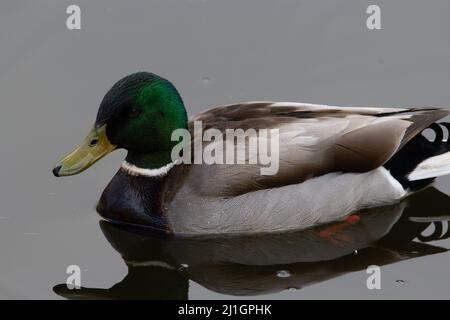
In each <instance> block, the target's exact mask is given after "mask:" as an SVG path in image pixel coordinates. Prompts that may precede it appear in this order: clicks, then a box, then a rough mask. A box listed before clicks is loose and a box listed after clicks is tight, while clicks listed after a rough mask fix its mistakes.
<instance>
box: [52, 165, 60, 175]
mask: <svg viewBox="0 0 450 320" xmlns="http://www.w3.org/2000/svg"><path fill="white" fill-rule="evenodd" d="M61 168H62V166H61V165H59V166H56V167H55V168H53V171H52V172H53V175H54V176H55V177H59V172H60V171H61Z"/></svg>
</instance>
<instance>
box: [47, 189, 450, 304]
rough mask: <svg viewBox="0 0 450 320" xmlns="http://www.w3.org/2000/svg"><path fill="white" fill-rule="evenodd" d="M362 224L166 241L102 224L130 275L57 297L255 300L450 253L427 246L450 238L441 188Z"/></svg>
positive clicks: (370, 214)
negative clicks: (192, 290)
mask: <svg viewBox="0 0 450 320" xmlns="http://www.w3.org/2000/svg"><path fill="white" fill-rule="evenodd" d="M358 217H359V219H355V220H354V221H350V222H338V223H334V224H331V225H326V226H322V227H317V228H312V229H308V230H304V231H300V232H293V233H287V234H276V235H274V234H272V235H266V236H265V235H260V236H253V237H227V238H209V239H176V238H175V239H174V238H171V239H165V238H161V237H159V236H158V235H155V234H149V231H148V230H144V229H135V228H131V227H125V226H119V225H115V224H110V223H108V222H105V221H102V222H101V223H100V224H101V229H102V231H103V233H104V235H105V237H106V238H107V240H108V241H109V243H110V244H111V245H112V247H113V248H114V249H115V250H116V251H117V252H118V253H119V254H120V255H121V256H122V257H123V259H124V262H125V263H126V265H127V266H128V274H127V275H126V276H125V278H123V279H122V280H121V281H119V282H118V283H116V284H115V285H113V286H112V287H111V288H109V289H93V288H81V289H80V290H69V289H67V287H66V285H65V284H60V285H57V286H55V287H54V291H55V292H56V293H57V294H59V295H60V296H62V297H65V298H68V299H188V298H189V292H188V290H189V286H188V282H189V280H192V281H194V282H196V283H198V284H200V285H202V286H204V287H206V288H208V289H209V290H212V291H215V292H219V293H222V294H227V295H232V296H252V295H260V294H267V293H275V292H280V291H283V290H288V289H294V288H296V289H301V288H304V287H306V286H308V285H311V284H313V283H318V282H323V281H326V280H328V279H331V278H335V277H338V276H340V275H344V274H346V273H349V272H353V271H358V270H365V269H366V268H367V267H368V266H370V265H378V266H383V265H386V264H392V263H396V262H399V261H404V260H407V259H413V258H416V257H422V256H426V255H431V254H436V253H441V252H445V251H447V249H444V248H440V247H437V246H433V245H430V244H427V242H430V241H436V240H440V239H445V238H449V237H450V231H447V232H446V233H444V232H443V230H444V228H443V226H444V225H445V224H448V220H449V219H450V198H449V197H448V196H447V195H445V194H443V193H441V192H439V191H438V190H436V189H434V188H429V189H426V190H424V191H422V192H420V193H417V194H415V195H413V196H411V197H409V198H407V199H405V200H404V201H403V202H401V203H399V204H396V205H393V206H388V207H383V208H376V209H370V210H366V211H365V212H361V214H360V215H358ZM416 239H418V240H416ZM355 250H357V254H355ZM280 272H283V275H286V276H282V277H281V276H277V275H279V274H280Z"/></svg>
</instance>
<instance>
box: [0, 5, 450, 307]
mask: <svg viewBox="0 0 450 320" xmlns="http://www.w3.org/2000/svg"><path fill="white" fill-rule="evenodd" d="M372 2H373V1H364V0H363V1H362V0H351V1H350V0H349V1H345V2H343V1H331V0H329V1H328V0H321V1H312V0H311V1H299V0H297V1H286V0H285V1H279V2H277V3H275V2H273V1H256V0H252V1H213V0H203V1H202V0H186V1H171V0H169V1H167V0H164V1H162V0H161V1H126V2H124V1H110V0H108V1H106V0H105V1H99V0H98V1H76V2H73V1H56V0H53V1H49V0H38V1H31V0H30V1H22V0H3V1H2V2H1V4H0V48H1V49H0V50H1V51H0V52H1V53H0V104H1V107H0V146H1V166H0V179H1V180H0V204H1V207H0V298H39V299H41V298H59V296H57V295H56V294H55V293H53V291H52V287H53V286H54V285H56V284H58V283H64V282H65V279H66V274H65V270H66V268H67V266H68V265H70V264H77V265H79V266H81V268H82V284H83V285H85V286H89V287H98V288H107V287H110V286H111V285H113V284H114V283H116V282H117V281H119V280H120V279H122V278H123V277H124V275H125V274H126V272H127V271H126V267H125V265H124V263H123V261H122V259H121V258H120V256H119V255H118V254H117V253H116V251H115V250H114V249H112V247H111V246H110V245H109V244H108V242H107V241H106V240H105V238H104V236H103V234H102V233H101V231H100V228H99V225H98V220H99V218H98V216H97V215H96V213H95V210H94V206H95V203H96V201H97V199H98V197H99V195H100V193H101V191H102V190H103V188H104V187H105V186H106V184H107V183H108V181H109V180H110V179H111V177H112V176H113V174H114V173H115V172H116V170H117V168H118V166H119V165H120V162H121V159H122V158H123V156H124V154H123V153H121V152H116V153H115V154H113V155H111V156H109V157H108V158H106V159H104V160H103V161H101V162H100V163H99V164H97V165H95V166H94V167H93V168H91V169H90V170H89V171H87V172H85V173H84V174H81V175H79V176H75V177H71V178H67V179H56V178H54V177H53V176H52V175H51V172H50V169H51V167H52V165H53V164H54V163H55V161H56V160H58V158H59V157H60V156H62V155H63V154H65V153H66V152H67V151H70V150H72V148H73V147H75V146H76V145H77V144H78V143H79V142H80V141H81V139H82V138H83V137H84V135H85V134H86V133H87V131H88V129H89V128H90V127H91V125H92V123H93V121H94V118H95V115H96V112H97V107H98V104H99V102H100V100H101V99H102V97H103V95H104V94H105V92H106V91H107V90H108V89H109V87H110V86H111V85H112V84H113V83H114V82H115V81H116V80H118V79H119V78H121V77H122V76H124V75H126V74H128V73H131V72H135V71H139V70H148V71H152V72H155V73H157V74H160V75H162V76H164V77H166V78H168V79H170V80H171V81H173V82H174V84H175V85H176V86H177V88H178V89H179V91H180V92H181V94H182V96H183V97H184V100H185V104H186V107H187V109H188V112H189V114H191V115H192V114H195V113H197V112H199V111H201V110H203V109H205V108H206V107H209V106H214V105H219V104H226V103H231V102H238V101H246V100H279V101H304V102H311V103H323V104H336V105H354V106H413V105H414V106H447V107H450V37H449V33H450V2H448V1H446V0H435V1H431V2H426V1H419V0H401V1H400V0H397V1H380V0H379V1H376V2H377V4H379V5H380V6H381V9H382V27H383V29H382V30H379V31H369V30H367V29H366V26H365V20H366V14H365V11H366V8H367V6H368V5H369V4H372ZM73 3H76V4H79V5H80V6H81V10H82V30H80V31H69V30H67V29H66V26H65V20H66V13H65V10H66V7H67V6H68V5H69V4H73ZM437 186H438V187H439V189H440V190H442V191H444V192H447V193H449V192H450V178H449V177H444V178H441V179H440V180H439V181H438V183H437ZM439 246H442V247H446V248H450V241H448V240H447V241H441V242H440V243H439ZM449 267H450V253H443V254H437V255H433V256H429V257H423V258H418V259H412V260H408V261H404V262H401V263H397V264H393V265H389V266H385V267H383V280H382V281H383V283H382V288H383V289H382V290H380V291H369V290H367V289H366V287H365V281H366V278H367V275H366V274H365V272H364V271H360V272H354V273H349V274H347V275H344V276H341V277H338V278H335V279H331V280H328V281H325V282H321V283H318V284H315V285H312V286H310V287H307V288H304V289H302V290H298V291H295V292H292V291H287V290H286V291H282V292H280V293H274V294H268V295H263V296H261V297H262V298H270V299H272V298H274V299H309V298H450V277H449ZM397 279H404V280H405V281H406V282H405V283H404V284H402V285H399V284H398V283H396V282H395V280H397ZM189 297H190V298H191V299H199V298H230V297H229V296H225V295H221V294H218V293H214V292H212V291H209V290H207V289H205V288H203V287H202V286H200V285H198V284H196V283H194V282H191V283H190V289H189Z"/></svg>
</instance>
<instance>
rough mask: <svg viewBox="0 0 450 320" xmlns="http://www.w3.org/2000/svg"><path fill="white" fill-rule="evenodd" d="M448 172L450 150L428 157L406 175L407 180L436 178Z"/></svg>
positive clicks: (449, 167) (449, 170)
mask: <svg viewBox="0 0 450 320" xmlns="http://www.w3.org/2000/svg"><path fill="white" fill-rule="evenodd" d="M446 174H450V152H446V153H443V154H440V155H438V156H435V157H431V158H428V159H427V160H425V161H422V162H421V163H419V165H418V166H417V167H416V168H415V169H414V170H413V171H412V172H411V173H410V174H409V175H408V180H409V181H416V180H422V179H428V178H436V177H439V176H443V175H446Z"/></svg>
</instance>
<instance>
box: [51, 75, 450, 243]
mask: <svg viewBox="0 0 450 320" xmlns="http://www.w3.org/2000/svg"><path fill="white" fill-rule="evenodd" d="M449 114H450V111H449V110H445V109H442V108H363V107H335V106H323V105H314V104H305V103H292V102H267V101H264V102H261V101H259V102H246V103H239V104H232V105H225V106H219V107H216V108H212V109H209V110H207V111H204V112H202V113H200V114H198V115H196V116H194V117H192V118H191V119H190V120H188V117H187V113H186V109H185V106H184V104H183V101H182V99H181V97H180V94H179V93H178V91H177V89H176V88H175V86H174V85H173V84H172V83H171V82H170V81H168V80H166V79H164V78H162V77H159V76H157V75H155V74H152V73H148V72H138V73H134V74H131V75H128V76H126V77H125V78H123V79H121V80H120V81H118V82H117V83H116V84H114V85H113V86H112V88H111V89H110V90H109V91H108V92H107V94H106V95H105V97H104V98H103V100H102V102H101V104H100V107H99V110H98V114H97V118H96V120H95V124H94V126H93V129H92V130H91V132H90V133H89V134H88V136H87V138H86V139H85V140H84V142H83V143H82V145H81V146H80V147H79V148H77V149H76V150H75V151H73V152H72V153H70V154H69V155H67V156H66V157H64V158H63V159H62V160H61V161H60V162H59V163H58V164H57V165H56V166H55V168H54V169H53V173H54V175H55V176H68V175H74V174H78V173H80V172H82V171H83V170H85V169H86V168H88V167H90V166H91V165H92V164H94V163H95V162H96V161H98V160H99V159H101V158H102V157H103V156H105V155H106V154H108V153H110V152H111V151H113V150H115V149H118V148H123V149H126V150H127V151H128V153H127V156H126V158H125V161H124V162H123V164H122V166H121V168H120V169H119V171H118V172H117V174H116V175H115V176H114V177H113V179H112V180H111V182H110V183H109V184H108V186H107V187H106V189H105V190H104V192H103V194H102V196H101V198H100V200H99V202H98V205H97V211H98V212H99V214H100V215H101V216H102V217H104V218H105V219H107V220H112V221H116V222H121V223H127V224H137V225H146V226H150V227H154V228H158V229H163V230H165V231H166V232H168V233H171V234H175V235H186V236H198V235H208V234H251V233H267V232H285V231H289V230H298V229H304V228H307V227H311V226H315V225H318V224H322V223H327V222H330V221H334V220H339V219H342V218H345V217H346V216H348V215H351V214H354V213H355V212H358V211H360V210H362V209H364V208H368V207H377V206H383V205H388V204H392V203H395V202H398V201H399V200H401V199H403V198H404V197H406V196H407V195H408V194H410V193H412V192H415V191H417V190H420V189H423V188H424V187H426V186H428V185H429V184H430V183H432V182H433V180H434V178H435V177H437V176H440V175H443V174H447V173H449V172H450V152H449V151H450V144H449V143H447V142H446V141H444V139H443V129H442V127H443V126H444V127H445V126H448V124H447V123H442V126H441V125H438V124H436V121H438V120H440V119H441V118H443V117H445V116H447V115H449ZM195 121H201V123H202V128H204V129H208V128H214V129H216V130H219V132H225V131H226V130H228V129H238V128H239V129H242V130H247V129H255V130H259V129H274V128H276V129H277V130H278V135H277V138H278V144H279V152H278V156H279V157H278V160H279V168H278V171H277V172H276V174H271V175H263V174H261V171H260V169H261V167H262V166H263V165H262V164H261V163H259V162H258V163H256V164H254V163H252V164H250V163H244V164H205V163H202V164H187V163H183V162H181V161H179V160H180V159H173V155H172V151H173V149H174V147H176V146H177V145H178V143H179V141H173V140H172V133H173V132H174V131H175V130H177V129H188V130H190V132H192V130H193V126H194V125H193V123H195ZM427 128H431V129H432V130H434V132H435V138H434V140H431V139H428V138H426V137H425V135H424V134H422V133H423V132H424V130H425V129H427ZM192 139H194V138H192ZM258 139H261V138H259V137H258ZM266 139H268V138H266ZM194 143H195V141H193V142H192V144H194ZM209 143H213V142H209ZM206 145H208V143H206ZM180 155H181V153H180ZM248 157H250V156H248ZM246 160H248V159H246Z"/></svg>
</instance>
